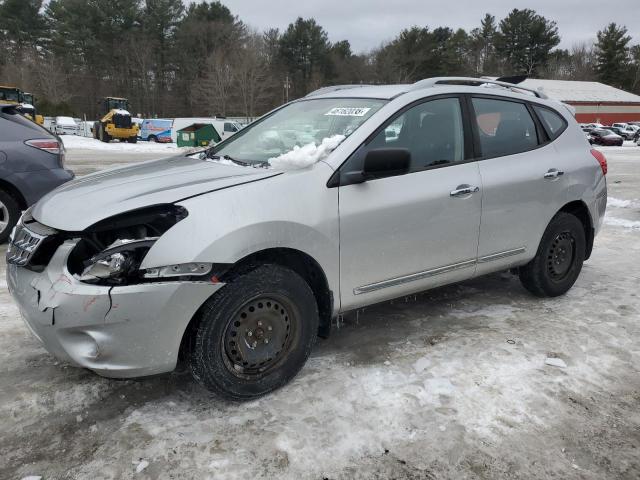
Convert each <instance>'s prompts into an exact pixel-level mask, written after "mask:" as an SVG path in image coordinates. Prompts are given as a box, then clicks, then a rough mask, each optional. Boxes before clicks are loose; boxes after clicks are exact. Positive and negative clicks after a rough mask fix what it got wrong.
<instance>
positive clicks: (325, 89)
mask: <svg viewBox="0 0 640 480" xmlns="http://www.w3.org/2000/svg"><path fill="white" fill-rule="evenodd" d="M362 87H371V85H367V84H351V85H332V86H330V87H322V88H319V89H318V90H314V91H313V92H311V93H307V95H306V96H305V98H306V97H315V96H316V95H323V94H325V93H331V92H337V91H338V90H349V89H351V88H362Z"/></svg>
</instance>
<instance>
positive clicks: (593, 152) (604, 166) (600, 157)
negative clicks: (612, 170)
mask: <svg viewBox="0 0 640 480" xmlns="http://www.w3.org/2000/svg"><path fill="white" fill-rule="evenodd" d="M591 155H593V158H595V159H596V160H597V161H598V163H599V164H600V168H601V169H602V174H603V175H606V174H607V158H606V157H605V156H604V153H602V152H601V151H599V150H596V149H595V148H592V149H591Z"/></svg>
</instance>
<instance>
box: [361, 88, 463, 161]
mask: <svg viewBox="0 0 640 480" xmlns="http://www.w3.org/2000/svg"><path fill="white" fill-rule="evenodd" d="M374 148H406V149H408V150H409V151H410V152H411V168H410V172H417V171H420V170H424V169H427V168H432V167H436V166H439V165H446V164H450V163H456V162H461V161H463V160H464V158H465V157H464V130H463V127H462V109H461V107H460V100H459V99H458V98H441V99H437V100H430V101H427V102H424V103H421V104H419V105H416V106H414V107H412V108H410V109H409V110H407V111H406V112H404V113H403V114H401V115H400V116H399V117H396V118H395V119H392V120H391V121H390V122H389V123H388V124H387V125H386V127H385V128H384V129H382V130H381V131H380V133H378V135H376V136H375V137H374V139H373V140H372V141H371V142H370V143H369V144H368V145H367V146H366V149H365V150H366V151H368V150H371V149H374ZM365 154H366V152H365Z"/></svg>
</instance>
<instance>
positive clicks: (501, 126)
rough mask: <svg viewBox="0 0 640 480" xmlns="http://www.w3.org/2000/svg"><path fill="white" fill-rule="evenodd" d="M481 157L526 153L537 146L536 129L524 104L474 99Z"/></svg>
mask: <svg viewBox="0 0 640 480" xmlns="http://www.w3.org/2000/svg"><path fill="white" fill-rule="evenodd" d="M473 108H474V110H475V115H476V122H477V125H478V134H479V136H480V148H481V149H482V156H483V157H501V156H503V155H512V154H514V153H519V152H526V151H527V150H531V149H532V148H534V147H536V146H537V145H538V136H537V134H536V125H535V123H534V121H533V119H532V118H531V115H530V114H529V110H527V107H526V105H525V104H524V103H519V102H510V101H505V100H494V99H487V98H474V99H473Z"/></svg>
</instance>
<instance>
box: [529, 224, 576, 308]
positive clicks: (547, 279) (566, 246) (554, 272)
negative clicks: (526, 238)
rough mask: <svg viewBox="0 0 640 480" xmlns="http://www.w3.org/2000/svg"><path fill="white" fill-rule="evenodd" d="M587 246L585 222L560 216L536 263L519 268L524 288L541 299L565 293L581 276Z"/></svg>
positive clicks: (546, 234)
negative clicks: (583, 223)
mask: <svg viewBox="0 0 640 480" xmlns="http://www.w3.org/2000/svg"><path fill="white" fill-rule="evenodd" d="M585 246H586V239H585V233H584V226H583V225H582V222H581V221H580V220H578V218H576V217H575V216H574V215H571V214H569V213H564V212H560V213H558V214H557V215H556V216H555V217H553V219H552V220H551V222H549V225H548V226H547V229H546V230H545V232H544V235H543V236H542V240H541V241H540V246H539V247H538V252H537V253H536V256H535V257H534V259H533V260H531V262H529V263H528V264H527V265H525V266H524V267H520V270H519V276H520V281H521V282H522V285H523V286H524V287H525V288H526V289H527V290H529V291H530V292H531V293H533V294H534V295H536V296H538V297H557V296H558V295H562V294H564V293H566V292H567V291H568V290H569V289H570V288H571V287H572V286H573V284H574V283H575V281H576V280H577V279H578V275H580V271H581V270H582V263H583V262H584V255H585Z"/></svg>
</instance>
